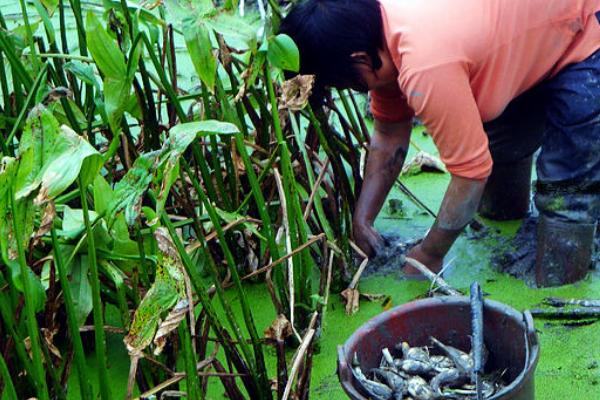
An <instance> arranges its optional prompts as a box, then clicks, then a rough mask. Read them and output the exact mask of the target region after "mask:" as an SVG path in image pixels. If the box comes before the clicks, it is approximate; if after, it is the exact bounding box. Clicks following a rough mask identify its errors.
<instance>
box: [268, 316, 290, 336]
mask: <svg viewBox="0 0 600 400" xmlns="http://www.w3.org/2000/svg"><path fill="white" fill-rule="evenodd" d="M292 333H293V331H292V324H291V323H290V321H289V320H288V319H287V318H286V316H285V315H283V314H279V315H278V316H277V318H276V319H275V321H273V323H272V324H271V326H270V327H268V328H267V329H265V337H266V338H267V339H272V340H284V339H285V338H287V337H288V336H291V335H292Z"/></svg>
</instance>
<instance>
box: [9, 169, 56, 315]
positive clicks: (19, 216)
mask: <svg viewBox="0 0 600 400" xmlns="http://www.w3.org/2000/svg"><path fill="white" fill-rule="evenodd" d="M17 168H18V161H17V160H16V159H15V158H12V157H3V158H2V159H1V160H0V250H1V253H2V260H3V261H4V264H5V265H6V266H7V267H8V269H9V270H10V280H11V281H12V284H13V285H14V286H15V287H16V288H17V290H19V291H20V292H22V293H24V287H23V281H22V274H21V266H20V265H19V263H18V262H17V261H16V259H17V257H18V254H17V243H16V239H17V238H16V235H15V232H14V225H15V222H16V224H17V226H19V234H20V235H19V236H20V237H19V240H20V241H21V243H23V245H27V244H28V243H29V238H30V237H31V235H32V233H33V230H34V225H33V218H34V214H35V210H34V208H33V203H32V201H30V200H29V199H26V200H21V201H17V200H15V211H16V215H13V211H12V207H11V200H10V196H11V189H12V191H13V192H14V190H15V189H14V186H15V181H16V175H17ZM27 272H28V273H27V279H29V282H30V286H31V288H32V296H33V299H31V301H32V304H33V305H34V309H35V310H36V311H39V310H41V309H43V307H44V303H45V301H46V294H45V291H44V287H43V286H42V283H41V282H40V279H39V278H38V277H37V275H35V274H34V273H33V271H32V270H31V269H30V268H29V267H27Z"/></svg>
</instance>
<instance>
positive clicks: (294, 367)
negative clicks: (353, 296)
mask: <svg viewBox="0 0 600 400" xmlns="http://www.w3.org/2000/svg"><path fill="white" fill-rule="evenodd" d="M316 316H317V313H316V312H315V313H314V314H313V317H312V318H311V321H310V324H309V329H308V331H307V333H306V335H304V338H303V339H302V342H301V343H300V347H299V348H298V352H297V353H296V357H294V362H293V364H292V369H291V370H290V376H289V378H288V381H287V384H286V385H285V390H284V391H283V396H282V397H281V400H287V399H288V398H289V397H290V392H291V391H292V385H293V383H294V380H295V379H296V375H298V369H299V368H300V363H301V362H302V358H303V357H304V353H306V349H308V345H309V344H310V342H311V340H312V338H313V336H314V335H315V329H314V325H315V323H316V320H317V318H316Z"/></svg>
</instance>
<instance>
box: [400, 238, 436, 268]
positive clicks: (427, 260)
mask: <svg viewBox="0 0 600 400" xmlns="http://www.w3.org/2000/svg"><path fill="white" fill-rule="evenodd" d="M406 257H409V258H414V259H415V260H417V261H419V262H420V263H421V264H423V265H425V266H426V267H427V268H429V270H430V271H431V272H433V273H434V274H437V273H438V272H440V271H441V269H442V266H443V264H444V257H439V256H437V255H434V254H430V253H428V252H427V251H425V250H424V249H423V246H422V245H421V244H418V245H416V246H415V247H413V248H412V249H410V251H409V252H408V254H407V255H406ZM402 270H403V271H404V273H405V274H407V275H420V274H421V272H420V271H419V270H418V269H416V268H414V267H413V266H411V265H410V264H408V263H405V264H404V267H403V269H402Z"/></svg>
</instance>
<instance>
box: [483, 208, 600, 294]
mask: <svg viewBox="0 0 600 400" xmlns="http://www.w3.org/2000/svg"><path fill="white" fill-rule="evenodd" d="M536 240H537V217H528V218H526V219H525V220H524V221H523V224H522V225H521V227H520V228H519V230H518V231H517V233H516V235H515V236H514V237H513V238H499V241H498V245H497V246H496V248H495V249H494V250H492V258H491V264H492V266H493V267H494V268H496V269H497V270H498V271H500V272H504V273H508V274H510V275H512V276H514V277H515V278H518V279H521V280H523V281H524V282H525V283H526V284H527V285H528V286H529V287H535V286H536V284H535V255H536ZM599 266H600V235H599V234H596V238H595V249H594V254H593V258H592V265H591V268H598V267H599Z"/></svg>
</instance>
